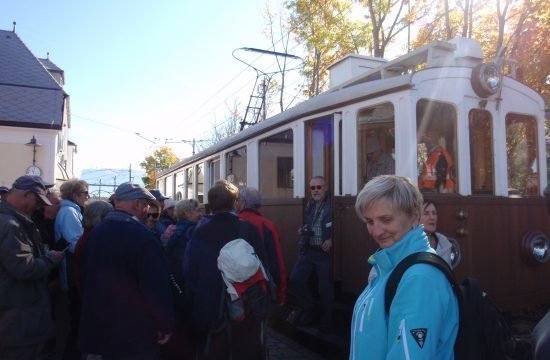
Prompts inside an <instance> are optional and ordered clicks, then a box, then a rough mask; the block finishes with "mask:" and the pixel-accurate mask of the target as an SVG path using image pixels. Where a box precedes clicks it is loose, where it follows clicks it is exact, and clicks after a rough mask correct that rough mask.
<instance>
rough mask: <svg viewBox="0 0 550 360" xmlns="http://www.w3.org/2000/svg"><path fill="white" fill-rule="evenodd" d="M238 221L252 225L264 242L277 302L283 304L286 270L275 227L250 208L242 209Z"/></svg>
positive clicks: (284, 299)
mask: <svg viewBox="0 0 550 360" xmlns="http://www.w3.org/2000/svg"><path fill="white" fill-rule="evenodd" d="M239 219H241V220H244V221H248V222H249V223H251V224H252V225H254V226H255V227H256V228H257V229H258V232H259V233H260V235H261V237H262V239H263V240H264V246H265V251H266V255H267V258H268V262H269V263H268V264H267V267H268V268H269V272H270V273H271V276H273V278H274V280H275V283H276V284H277V287H278V289H277V302H278V303H279V304H283V303H284V302H285V301H286V286H287V284H286V268H285V262H284V261H283V250H282V249H281V242H280V238H279V231H278V230H277V226H276V225H275V224H274V223H273V222H271V221H269V220H268V219H266V218H264V217H263V216H262V215H261V214H260V213H259V212H258V211H257V210H254V209H250V208H247V209H243V210H242V211H241V212H240V213H239ZM271 239H272V240H271Z"/></svg>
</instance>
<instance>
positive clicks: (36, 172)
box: [25, 135, 42, 176]
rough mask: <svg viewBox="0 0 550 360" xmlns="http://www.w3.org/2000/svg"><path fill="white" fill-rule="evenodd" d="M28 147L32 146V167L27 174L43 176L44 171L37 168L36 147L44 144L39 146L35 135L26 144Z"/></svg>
mask: <svg viewBox="0 0 550 360" xmlns="http://www.w3.org/2000/svg"><path fill="white" fill-rule="evenodd" d="M25 145H26V146H32V165H31V166H29V167H28V168H27V171H26V174H27V175H37V176H41V175H42V170H40V168H39V167H38V166H36V147H37V146H39V147H40V146H42V144H39V143H38V141H37V140H36V137H35V136H34V135H33V136H32V139H31V140H30V141H29V142H28V143H26V144H25Z"/></svg>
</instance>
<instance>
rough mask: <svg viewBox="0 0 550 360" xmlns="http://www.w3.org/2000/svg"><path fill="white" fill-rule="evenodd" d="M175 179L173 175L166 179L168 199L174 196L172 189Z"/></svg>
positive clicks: (165, 192)
mask: <svg viewBox="0 0 550 360" xmlns="http://www.w3.org/2000/svg"><path fill="white" fill-rule="evenodd" d="M172 185H173V177H172V175H168V176H167V177H166V179H165V186H166V190H165V191H164V194H165V195H166V196H168V197H172V195H174V193H173V191H172V189H173V186H172Z"/></svg>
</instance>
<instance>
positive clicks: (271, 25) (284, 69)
mask: <svg viewBox="0 0 550 360" xmlns="http://www.w3.org/2000/svg"><path fill="white" fill-rule="evenodd" d="M286 15H287V13H286V12H285V11H284V10H283V9H280V10H279V11H278V12H275V11H274V10H272V9H271V8H269V7H267V8H266V12H265V16H266V19H267V29H266V36H267V38H268V39H269V41H270V42H271V48H272V50H273V51H275V52H279V53H283V54H288V53H289V45H290V38H291V36H290V35H291V33H290V31H289V29H288V27H289V19H288V18H287V17H286ZM275 62H276V65H277V68H278V69H279V72H278V74H276V75H277V77H276V78H272V81H270V83H269V87H268V94H269V95H270V96H274V95H278V105H279V111H281V112H282V111H285V110H286V107H285V96H284V95H285V89H286V86H287V83H286V81H287V74H288V72H289V71H293V70H295V69H294V67H295V66H296V65H297V62H296V61H295V60H292V59H289V57H286V56H275ZM267 106H268V105H267V104H266V107H267Z"/></svg>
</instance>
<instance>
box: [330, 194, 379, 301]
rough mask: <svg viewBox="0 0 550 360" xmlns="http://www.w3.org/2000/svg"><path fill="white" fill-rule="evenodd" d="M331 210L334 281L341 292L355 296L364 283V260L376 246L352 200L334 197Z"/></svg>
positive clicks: (353, 198) (369, 266) (366, 273)
mask: <svg viewBox="0 0 550 360" xmlns="http://www.w3.org/2000/svg"><path fill="white" fill-rule="evenodd" d="M334 211H335V221H334V222H335V224H334V233H335V235H334V237H335V241H334V278H335V279H336V280H340V281H341V283H342V291H344V292H346V293H351V294H358V293H359V292H360V291H361V290H363V288H364V287H365V285H366V284H367V279H368V273H369V271H370V268H371V265H370V264H369V263H368V262H367V260H368V257H369V256H370V255H371V254H372V253H373V252H374V251H376V249H377V246H376V243H375V242H374V240H372V239H371V238H370V236H369V234H368V232H367V228H366V226H365V223H363V222H362V221H361V220H359V218H358V217H357V215H356V214H355V197H352V196H344V197H337V198H335V199H334Z"/></svg>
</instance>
